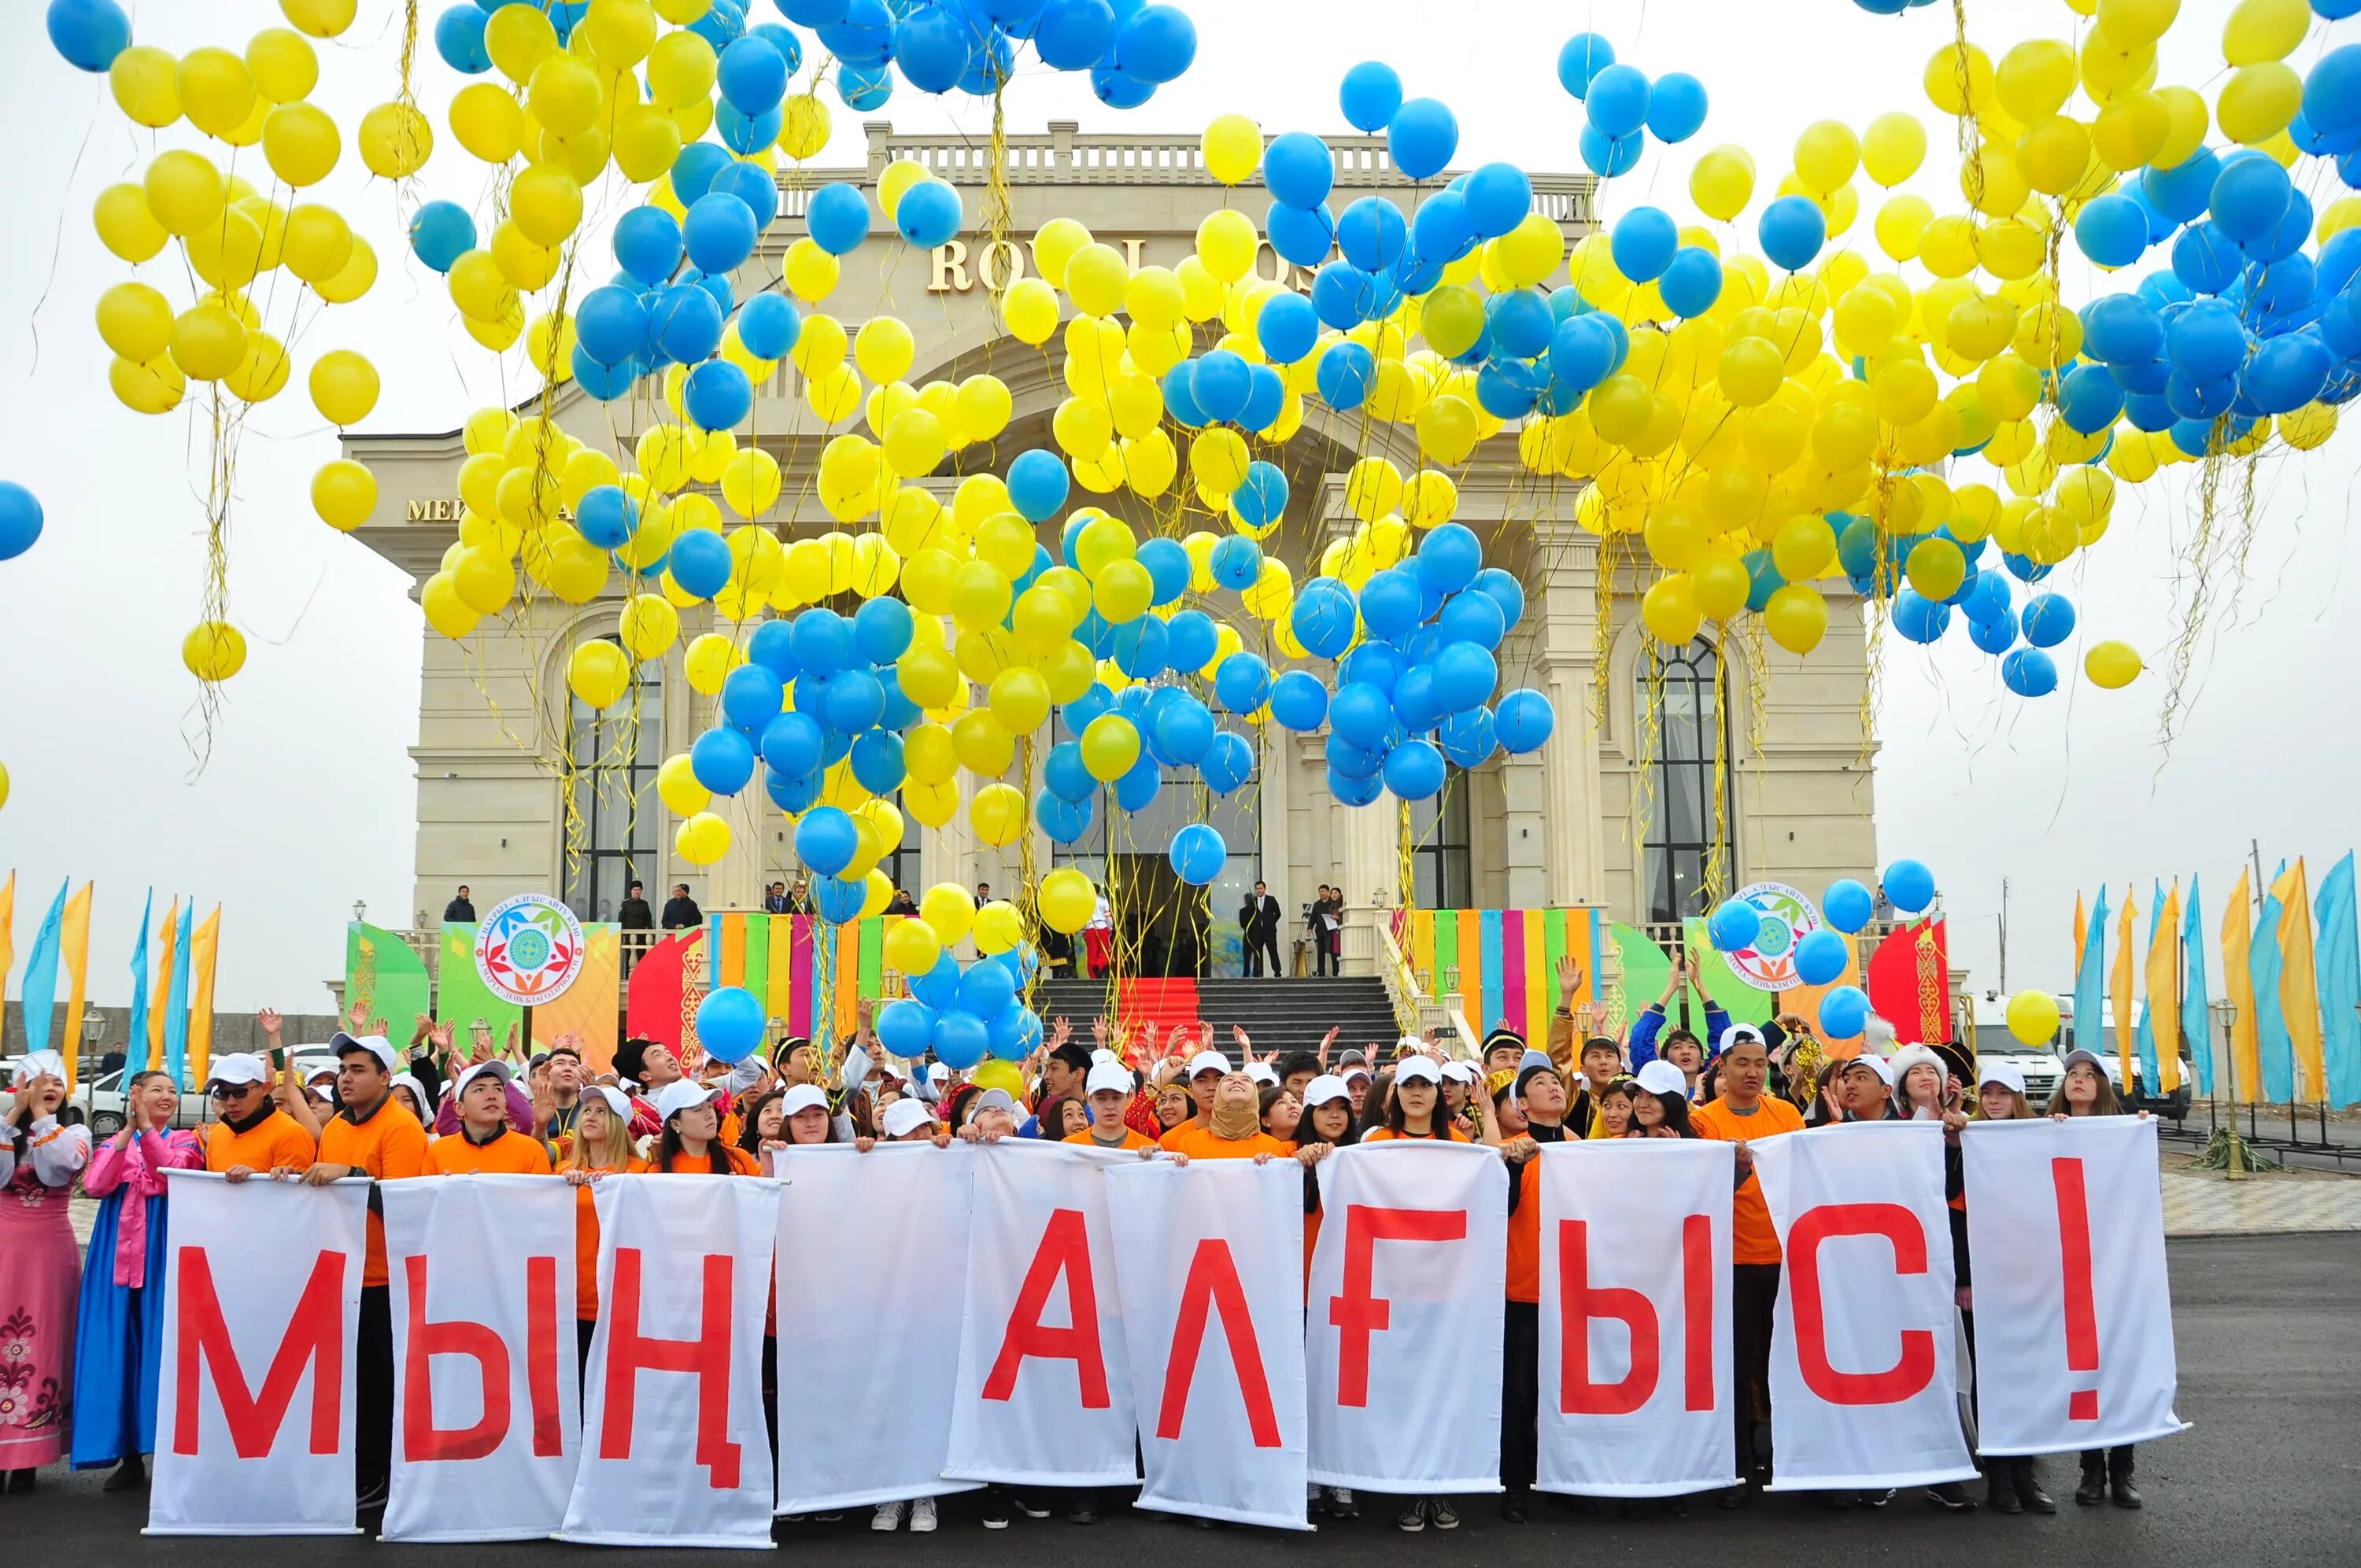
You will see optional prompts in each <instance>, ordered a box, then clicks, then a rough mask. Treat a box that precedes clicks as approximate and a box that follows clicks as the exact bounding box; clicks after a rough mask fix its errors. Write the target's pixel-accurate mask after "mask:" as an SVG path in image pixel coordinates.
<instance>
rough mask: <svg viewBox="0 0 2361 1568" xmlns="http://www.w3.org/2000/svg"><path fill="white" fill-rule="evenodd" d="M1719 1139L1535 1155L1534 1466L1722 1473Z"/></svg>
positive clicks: (1653, 1474) (1726, 1157) (1726, 1405)
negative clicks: (1537, 1392) (1538, 1287)
mask: <svg viewBox="0 0 2361 1568" xmlns="http://www.w3.org/2000/svg"><path fill="white" fill-rule="evenodd" d="M1736 1160H1737V1156H1736V1150H1735V1148H1734V1147H1733V1146H1731V1145H1729V1144H1725V1143H1715V1142H1708V1141H1704V1140H1700V1139H1695V1138H1683V1139H1674V1138H1617V1139H1609V1140H1600V1141H1596V1142H1590V1143H1566V1144H1551V1145H1547V1146H1544V1147H1543V1150H1542V1154H1541V1161H1542V1175H1541V1196H1542V1213H1541V1243H1542V1245H1541V1258H1542V1269H1541V1276H1542V1310H1541V1478H1540V1481H1539V1483H1538V1489H1539V1490H1541V1491H1544V1492H1571V1493H1575V1494H1577V1495H1579V1496H1583V1497H1681V1496H1685V1495H1686V1494H1688V1493H1691V1492H1704V1491H1710V1490H1712V1489H1714V1488H1716V1487H1723V1486H1734V1485H1736V1484H1737V1481H1738V1476H1737V1475H1735V1474H1734V1473H1733V1471H1732V1469H1731V1460H1732V1457H1733V1455H1732V1452H1731V1446H1730V1398H1731V1394H1730V1194H1731V1190H1732V1185H1733V1182H1734V1180H1735V1178H1736V1175H1737V1164H1736Z"/></svg>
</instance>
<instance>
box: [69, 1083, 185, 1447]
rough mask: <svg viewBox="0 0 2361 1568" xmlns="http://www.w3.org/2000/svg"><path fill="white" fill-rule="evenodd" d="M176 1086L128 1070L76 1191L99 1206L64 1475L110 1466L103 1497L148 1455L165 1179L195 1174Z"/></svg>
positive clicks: (157, 1354)
mask: <svg viewBox="0 0 2361 1568" xmlns="http://www.w3.org/2000/svg"><path fill="white" fill-rule="evenodd" d="M180 1104H181V1091H180V1086H179V1085H178V1084H176V1083H174V1082H173V1081H172V1075H171V1074H170V1073H168V1072H154V1071H148V1072H136V1073H133V1074H132V1075H131V1079H130V1084H129V1088H128V1090H127V1091H126V1093H125V1095H124V1110H125V1113H126V1115H128V1116H129V1117H130V1124H128V1125H127V1126H126V1127H125V1128H124V1129H123V1131H121V1132H119V1133H117V1134H115V1136H113V1137H111V1138H108V1139H106V1140H105V1141H104V1142H103V1143H101V1144H100V1145H99V1146H98V1147H97V1148H96V1149H95V1150H93V1152H92V1154H91V1157H90V1169H89V1171H88V1172H87V1173H86V1174H85V1175H84V1176H83V1177H82V1191H83V1192H84V1193H85V1194H86V1195H88V1196H90V1197H93V1198H98V1199H103V1200H104V1201H103V1202H102V1203H101V1204H100V1205H99V1210H98V1218H97V1220H96V1222H95V1223H93V1225H92V1227H91V1233H90V1255H89V1257H88V1258H87V1259H85V1260H84V1262H83V1264H82V1307H81V1312H80V1316H79V1320H78V1324H79V1326H78V1328H77V1331H76V1332H75V1335H74V1376H73V1409H74V1425H73V1455H72V1457H73V1467H74V1468H75V1469H77V1470H95V1469H97V1468H99V1467H100V1466H102V1465H107V1464H112V1465H114V1466H115V1474H114V1475H110V1476H108V1477H107V1479H106V1489H107V1490H108V1491H110V1492H119V1491H125V1490H128V1489H129V1488H132V1487H136V1486H139V1485H140V1484H142V1483H143V1482H145V1481H146V1480H147V1479H148V1475H147V1466H146V1465H145V1464H142V1463H141V1462H140V1456H141V1455H142V1454H148V1453H155V1452H156V1377H157V1373H158V1368H159V1365H161V1361H162V1351H163V1343H164V1342H163V1334H164V1267H165V1265H164V1198H165V1181H164V1173H165V1172H166V1171H167V1170H202V1169H203V1168H204V1163H205V1157H204V1155H203V1152H202V1151H201V1150H199V1148H198V1147H197V1135H196V1134H194V1133H192V1132H188V1131H185V1130H183V1131H180V1132H175V1131H173V1130H172V1116H173V1113H175V1112H176V1111H178V1110H179V1109H180Z"/></svg>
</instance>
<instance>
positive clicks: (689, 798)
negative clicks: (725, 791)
mask: <svg viewBox="0 0 2361 1568" xmlns="http://www.w3.org/2000/svg"><path fill="white" fill-rule="evenodd" d="M656 798H657V799H659V800H661V801H663V802H664V809H666V810H667V811H670V812H671V813H672V814H673V815H674V816H675V817H694V816H696V815H697V813H698V812H700V811H702V810H704V809H705V808H706V806H708V804H710V803H711V801H712V799H713V792H712V791H711V790H709V789H707V788H706V787H705V786H704V785H703V784H699V783H697V770H696V769H695V768H694V767H693V766H692V765H691V764H690V762H689V757H688V753H687V752H686V751H680V752H676V753H675V754H674V755H672V756H669V757H666V758H665V759H664V762H663V764H662V765H661V766H660V767H658V768H657V769H656Z"/></svg>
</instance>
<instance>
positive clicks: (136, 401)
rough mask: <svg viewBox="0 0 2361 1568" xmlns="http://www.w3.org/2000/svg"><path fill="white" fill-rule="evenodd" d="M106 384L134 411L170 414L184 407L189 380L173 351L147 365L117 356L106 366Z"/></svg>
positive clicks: (150, 361) (160, 355)
mask: <svg viewBox="0 0 2361 1568" xmlns="http://www.w3.org/2000/svg"><path fill="white" fill-rule="evenodd" d="M106 384H107V386H108V387H110V388H111V389H113V390H114V392H115V397H116V398H118V399H119V400H121V401H122V403H123V405H124V406H125V407H126V408H127V409H129V410H131V411H133V412H134V413H143V414H162V413H170V412H171V411H173V410H174V409H176V408H178V407H180V405H181V397H182V396H183V395H185V394H186V393H187V391H188V389H189V380H188V378H187V377H186V376H183V375H182V374H181V367H179V366H178V365H175V364H174V363H172V359H171V356H170V354H159V355H158V356H156V357H155V358H153V359H150V360H149V361H148V363H146V364H145V365H137V364H134V363H133V362H132V361H130V360H128V359H117V360H115V362H114V363H113V364H111V365H109V366H108V367H106Z"/></svg>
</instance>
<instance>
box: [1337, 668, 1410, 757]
mask: <svg viewBox="0 0 2361 1568" xmlns="http://www.w3.org/2000/svg"><path fill="white" fill-rule="evenodd" d="M1393 723H1394V707H1393V702H1392V700H1391V699H1390V698H1389V697H1388V696H1386V694H1385V693H1384V692H1382V691H1379V690H1378V688H1377V687H1376V686H1374V685H1369V684H1368V683H1367V681H1347V682H1345V684H1344V685H1341V686H1339V687H1337V688H1336V696H1335V697H1334V700H1333V701H1331V702H1330V703H1329V705H1328V727H1329V729H1331V730H1333V731H1334V733H1335V734H1337V735H1338V736H1340V737H1342V738H1343V739H1344V740H1347V741H1349V742H1350V743H1351V744H1353V745H1355V746H1358V747H1360V748H1361V749H1362V750H1364V751H1378V750H1379V749H1381V748H1382V747H1383V746H1384V745H1385V741H1386V735H1387V733H1388V732H1389V730H1391V729H1392V728H1393Z"/></svg>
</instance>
